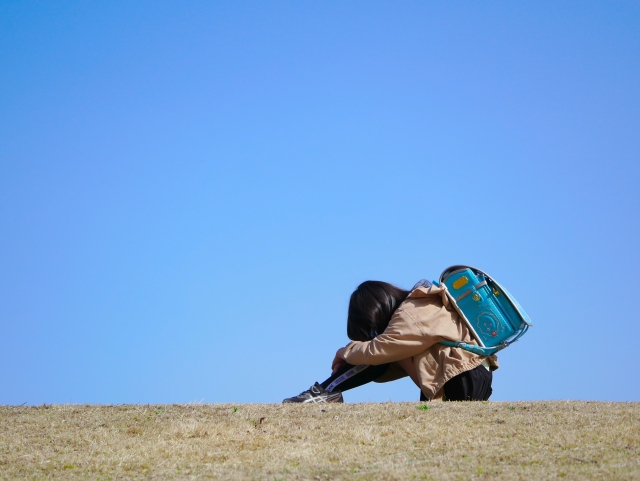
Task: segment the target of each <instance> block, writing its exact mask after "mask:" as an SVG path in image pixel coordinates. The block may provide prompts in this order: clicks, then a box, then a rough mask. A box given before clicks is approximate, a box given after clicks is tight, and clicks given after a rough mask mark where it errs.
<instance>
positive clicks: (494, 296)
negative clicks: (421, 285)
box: [438, 266, 531, 356]
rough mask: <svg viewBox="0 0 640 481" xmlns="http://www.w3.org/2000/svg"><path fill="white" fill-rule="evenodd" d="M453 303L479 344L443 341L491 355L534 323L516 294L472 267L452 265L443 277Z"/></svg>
mask: <svg viewBox="0 0 640 481" xmlns="http://www.w3.org/2000/svg"><path fill="white" fill-rule="evenodd" d="M438 284H440V285H442V286H443V287H444V288H445V291H446V294H447V296H448V297H449V299H450V301H451V303H452V305H453V306H454V307H455V309H456V310H457V311H458V313H459V314H460V316H461V318H462V319H463V321H464V322H465V323H466V324H467V327H468V328H469V330H470V331H471V333H472V335H473V337H474V338H475V339H476V341H477V342H478V344H479V346H474V345H472V344H468V343H461V342H457V341H443V342H442V344H445V345H448V346H452V347H460V348H462V349H465V350H467V351H471V352H475V353H476V354H479V355H482V356H488V355H491V354H494V353H495V352H498V351H499V350H501V349H504V348H505V347H507V346H508V345H510V344H511V343H513V342H515V341H516V340H518V339H519V338H520V337H521V336H522V335H523V334H524V333H525V332H526V331H527V329H528V328H529V326H531V323H530V319H529V317H528V316H527V315H526V313H525V312H524V310H523V309H522V307H521V306H520V305H519V304H518V303H517V302H516V301H515V299H514V298H513V296H511V295H510V294H509V292H508V291H507V290H506V289H504V288H503V287H502V286H501V285H500V284H498V283H497V282H495V281H494V280H493V279H492V278H491V277H490V276H489V275H488V274H486V273H485V272H483V271H481V270H480V269H476V268H474V267H470V266H452V267H450V268H448V269H446V270H445V271H444V272H443V273H442V275H441V276H440V282H439V283H438Z"/></svg>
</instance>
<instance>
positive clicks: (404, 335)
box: [344, 286, 498, 399]
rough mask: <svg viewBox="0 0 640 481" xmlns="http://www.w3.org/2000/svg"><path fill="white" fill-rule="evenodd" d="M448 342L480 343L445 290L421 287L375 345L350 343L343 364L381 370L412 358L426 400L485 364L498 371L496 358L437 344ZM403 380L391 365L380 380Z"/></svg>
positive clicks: (374, 340)
mask: <svg viewBox="0 0 640 481" xmlns="http://www.w3.org/2000/svg"><path fill="white" fill-rule="evenodd" d="M444 339H448V340H451V341H465V342H468V343H470V344H477V342H476V341H475V340H474V339H473V338H472V337H471V334H470V332H469V329H468V328H467V326H466V325H465V323H464V321H462V320H460V319H459V315H458V313H457V312H456V311H455V309H454V308H453V306H451V305H450V302H449V299H448V298H447V297H446V294H445V292H444V290H443V289H442V288H441V287H436V286H431V287H418V288H417V289H414V290H413V291H411V293H410V294H409V296H408V297H407V299H406V300H405V301H404V302H403V303H402V304H400V307H398V309H397V310H396V312H395V313H394V314H393V317H392V318H391V321H389V325H388V326H387V328H386V329H385V330H384V332H383V333H382V334H380V335H379V336H377V337H376V338H374V339H373V340H371V341H364V342H361V341H353V342H351V343H349V344H348V345H347V347H346V349H345V352H344V359H345V360H346V361H347V362H348V363H349V364H354V365H356V364H368V365H378V364H386V363H392V362H395V361H400V360H401V359H405V358H408V357H412V358H413V362H414V364H415V367H416V371H417V373H418V379H419V381H420V389H422V392H423V393H424V395H425V396H426V397H427V398H428V399H438V398H441V397H442V394H443V390H442V386H444V383H446V382H447V381H448V380H449V379H451V378H452V377H454V376H456V375H458V374H460V373H462V372H465V371H469V370H470V369H473V368H475V367H477V366H479V365H480V364H482V361H483V360H484V359H487V360H488V361H489V365H490V366H491V370H495V369H497V368H498V358H497V357H496V356H489V357H488V358H487V357H482V356H479V355H477V354H473V353H471V352H469V351H465V350H463V349H459V348H453V347H447V346H443V345H442V344H438V342H439V341H442V340H444ZM404 376H406V373H404V371H402V370H401V369H400V368H399V367H396V366H394V365H392V366H391V367H390V368H389V369H388V370H387V372H386V373H385V374H384V375H383V376H382V377H381V378H380V379H377V380H376V381H377V382H387V381H393V380H395V379H399V378H401V377H404Z"/></svg>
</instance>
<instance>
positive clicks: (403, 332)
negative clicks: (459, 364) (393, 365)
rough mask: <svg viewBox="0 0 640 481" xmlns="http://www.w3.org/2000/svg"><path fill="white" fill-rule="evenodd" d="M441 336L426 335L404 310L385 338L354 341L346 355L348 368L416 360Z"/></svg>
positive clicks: (385, 331)
mask: <svg viewBox="0 0 640 481" xmlns="http://www.w3.org/2000/svg"><path fill="white" fill-rule="evenodd" d="M442 339H444V338H443V337H441V336H433V335H428V334H427V335H425V333H424V332H423V331H422V330H421V329H420V327H419V326H418V325H417V324H416V322H415V321H414V320H413V318H411V316H410V315H409V314H408V313H407V312H405V311H404V310H400V311H396V312H395V314H394V315H393V317H392V318H391V320H390V321H389V325H388V326H387V328H386V329H385V330H384V332H383V333H382V334H380V335H379V336H377V337H375V338H374V339H372V340H371V341H353V342H351V343H349V344H348V345H347V346H346V348H345V351H344V359H345V361H347V362H348V363H349V364H354V365H357V364H370V365H378V364H386V363H389V362H395V361H400V360H401V359H406V358H408V357H413V356H415V355H416V354H420V353H421V352H423V351H426V350H427V349H428V348H429V347H431V346H432V345H434V344H435V343H436V342H439V341H441V340H442Z"/></svg>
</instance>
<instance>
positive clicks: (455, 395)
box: [321, 364, 493, 401]
mask: <svg viewBox="0 0 640 481" xmlns="http://www.w3.org/2000/svg"><path fill="white" fill-rule="evenodd" d="M389 366H390V364H381V365H379V366H352V365H351V364H345V365H344V366H343V367H341V368H340V369H339V370H338V371H336V373H335V374H333V375H332V376H331V377H330V378H329V379H327V380H326V381H324V382H323V383H322V384H321V386H322V387H323V388H324V389H327V390H329V391H334V390H339V391H347V390H349V389H353V388H354V387H358V386H362V385H363V384H367V383H368V382H371V381H375V380H376V379H378V378H379V377H380V376H382V375H383V374H384V373H385V372H386V370H387V369H388V368H389ZM492 380H493V374H492V373H491V371H489V370H488V369H487V368H486V367H484V366H482V365H480V366H478V367H476V368H475V369H471V370H470V371H465V372H463V373H461V374H458V375H457V376H455V377H453V378H451V379H449V380H448V381H447V382H446V383H445V385H444V398H443V400H444V401H486V400H487V399H489V397H490V396H491V393H492V392H493V390H492V389H491V381H492ZM420 400H421V401H428V399H427V398H426V396H425V395H424V394H423V393H422V392H420Z"/></svg>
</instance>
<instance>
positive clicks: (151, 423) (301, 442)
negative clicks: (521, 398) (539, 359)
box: [0, 401, 640, 480]
mask: <svg viewBox="0 0 640 481" xmlns="http://www.w3.org/2000/svg"><path fill="white" fill-rule="evenodd" d="M0 478H1V479H17V478H21V479H22V478H32V479H34V478H35V479H45V478H65V479H76V478H77V479H147V478H163V479H193V478H204V479H258V480H280V479H281V480H296V479H314V480H324V479H345V480H361V479H362V480H364V479H377V480H396V479H397V480H412V479H416V480H422V479H438V480H440V479H536V478H538V479H540V478H543V479H553V478H562V479H625V480H626V479H640V403H602V402H557V401H556V402H519V403H492V402H486V403H441V402H432V403H428V404H420V403H384V404H373V403H367V404H342V405H336V404H329V405H320V404H317V405H280V404H240V405H230V404H204V405H199V404H189V405H122V406H102V405H89V406H84V405H51V406H48V405H44V406H38V407H9V406H3V407H0Z"/></svg>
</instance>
